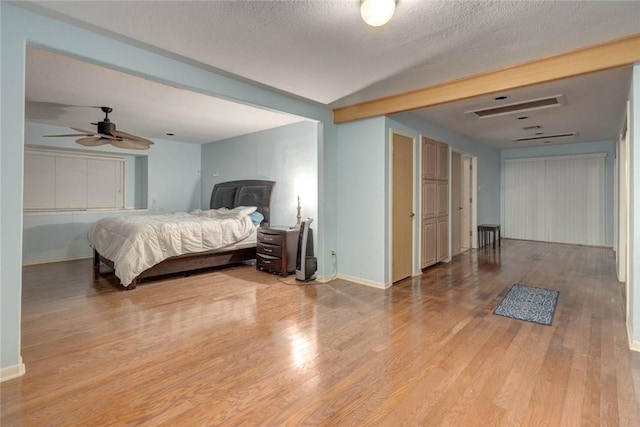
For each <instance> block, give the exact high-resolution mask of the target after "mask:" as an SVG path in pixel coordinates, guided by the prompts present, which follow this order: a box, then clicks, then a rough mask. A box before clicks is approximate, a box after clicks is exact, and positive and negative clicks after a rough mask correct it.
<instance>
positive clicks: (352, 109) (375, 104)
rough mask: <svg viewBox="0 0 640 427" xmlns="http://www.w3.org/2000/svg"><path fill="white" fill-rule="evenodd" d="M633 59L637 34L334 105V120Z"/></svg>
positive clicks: (638, 48)
mask: <svg viewBox="0 0 640 427" xmlns="http://www.w3.org/2000/svg"><path fill="white" fill-rule="evenodd" d="M636 62H640V34H636V35H634V36H631V37H626V38H624V39H619V40H614V41H611V42H608V43H604V44H600V45H596V46H591V47H587V48H584V49H579V50H574V51H572V52H568V53H563V54H561V55H557V56H551V57H548V58H543V59H539V60H536V61H531V62H526V63H523V64H519V65H514V66H512V67H508V68H503V69H500V70H496V71H490V72H487V73H483V74H477V75H475V76H470V77H465V78H462V79H460V80H453V81H451V82H447V83H442V84H438V85H435V86H429V87H425V88H422V89H417V90H414V91H411V92H405V93H401V94H398V95H393V96H389V97H386V98H379V99H374V100H371V101H366V102H362V103H360V104H354V105H349V106H346V107H341V108H336V109H334V110H333V121H334V123H344V122H349V121H352V120H358V119H364V118H367V117H374V116H380V115H385V114H393V113H401V112H403V111H411V110H416V109H419V108H425V107H431V106H433V105H439V104H444V103H447V102H452V101H458V100H461V99H466V98H472V97H474V96H480V95H487V94H490V93H495V92H502V91H507V90H511V89H516V88H520V87H525V86H531V85H536V84H539V83H546V82H550V81H554V80H560V79H564V78H567V77H573V76H578V75H581V74H588V73H593V72H596V71H603V70H608V69H612V68H617V67H622V66H626V65H630V64H634V63H636Z"/></svg>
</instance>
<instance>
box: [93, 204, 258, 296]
mask: <svg viewBox="0 0 640 427" xmlns="http://www.w3.org/2000/svg"><path fill="white" fill-rule="evenodd" d="M255 210H256V208H255V207H245V206H240V207H237V208H234V209H232V210H229V209H226V208H221V209H217V210H207V211H201V210H195V211H192V212H190V213H187V212H180V213H172V214H166V215H150V216H130V217H115V218H103V219H101V220H99V221H98V222H96V223H95V224H93V226H91V228H90V229H89V233H88V235H87V238H88V239H89V245H91V247H92V248H94V249H95V250H97V251H98V253H100V255H102V256H104V257H106V258H108V259H110V260H111V261H113V263H114V266H115V274H116V276H117V277H118V278H119V279H120V281H121V282H122V284H123V285H124V286H129V284H131V282H132V281H133V279H135V278H136V276H138V275H139V274H140V273H142V272H143V271H144V270H146V269H148V268H149V267H152V266H154V265H156V264H158V263H159V262H160V261H163V260H165V259H167V258H169V257H172V256H176V255H184V254H188V253H195V252H203V251H210V250H214V249H218V248H222V247H224V246H228V245H232V244H234V243H236V242H239V241H241V240H243V239H245V238H247V237H248V236H249V235H250V234H252V232H254V230H255V226H254V225H253V223H252V222H251V218H250V217H249V214H250V213H251V212H253V211H255Z"/></svg>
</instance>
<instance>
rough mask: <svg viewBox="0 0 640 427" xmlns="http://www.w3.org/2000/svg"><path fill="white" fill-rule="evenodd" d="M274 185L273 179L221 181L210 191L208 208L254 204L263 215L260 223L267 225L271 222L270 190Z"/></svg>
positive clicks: (231, 207)
mask: <svg viewBox="0 0 640 427" xmlns="http://www.w3.org/2000/svg"><path fill="white" fill-rule="evenodd" d="M274 185H275V182H274V181H262V180H258V179H246V180H241V181H229V182H221V183H220V184H216V185H215V186H214V187H213V190H212V191H211V201H210V202H209V209H219V208H228V209H233V208H235V207H237V206H256V207H257V209H256V210H257V211H258V212H260V213H261V214H262V215H263V216H264V220H263V221H262V225H269V224H270V222H271V191H272V190H273V186H274Z"/></svg>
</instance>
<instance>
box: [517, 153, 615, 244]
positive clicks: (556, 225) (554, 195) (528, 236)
mask: <svg viewBox="0 0 640 427" xmlns="http://www.w3.org/2000/svg"><path fill="white" fill-rule="evenodd" d="M605 157H606V154H605V153H598V154H589V155H579V156H558V157H546V158H533V159H514V160H506V161H505V200H504V202H505V216H504V219H505V221H504V222H505V224H504V235H505V237H509V238H513V239H525V240H538V241H545V242H557V243H572V244H582V245H593V246H604V244H605V227H604V222H605V221H604V180H605V177H604V169H605Z"/></svg>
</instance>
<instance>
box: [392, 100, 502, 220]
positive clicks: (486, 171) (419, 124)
mask: <svg viewBox="0 0 640 427" xmlns="http://www.w3.org/2000/svg"><path fill="white" fill-rule="evenodd" d="M392 119H393V120H394V121H397V122H400V123H402V124H404V125H406V126H408V127H410V128H412V129H415V130H416V131H417V132H419V133H420V134H421V135H424V136H426V137H428V138H431V139H435V140H436V141H440V142H444V143H445V144H448V145H449V146H450V147H451V148H453V149H456V150H459V151H462V152H465V153H468V154H471V155H473V156H476V157H477V160H478V163H477V168H478V169H477V174H478V182H477V190H478V203H477V206H478V224H483V223H484V224H495V223H496V222H497V221H498V220H499V219H500V151H499V150H498V149H496V148H493V147H489V146H488V145H485V144H482V143H480V142H478V141H474V140H473V139H471V138H469V137H466V136H464V135H460V134H458V133H455V132H453V131H451V130H449V129H446V128H443V127H440V126H438V125H436V124H434V123H431V122H429V121H428V120H426V119H424V118H422V117H420V116H417V115H415V114H412V113H403V114H397V115H394V116H392Z"/></svg>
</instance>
